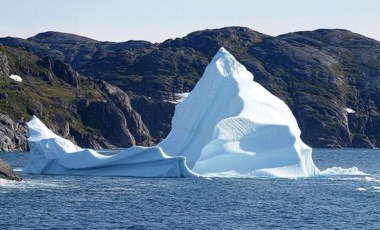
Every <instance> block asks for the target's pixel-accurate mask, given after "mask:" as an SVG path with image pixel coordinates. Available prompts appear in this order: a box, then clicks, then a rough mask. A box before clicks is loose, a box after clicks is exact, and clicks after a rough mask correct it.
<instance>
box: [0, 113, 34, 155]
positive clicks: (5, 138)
mask: <svg viewBox="0 0 380 230" xmlns="http://www.w3.org/2000/svg"><path fill="white" fill-rule="evenodd" d="M26 136H27V129H26V124H25V123H24V122H14V121H13V120H12V119H10V118H9V117H8V116H6V115H4V114H1V113H0V151H26V150H27V139H26Z"/></svg>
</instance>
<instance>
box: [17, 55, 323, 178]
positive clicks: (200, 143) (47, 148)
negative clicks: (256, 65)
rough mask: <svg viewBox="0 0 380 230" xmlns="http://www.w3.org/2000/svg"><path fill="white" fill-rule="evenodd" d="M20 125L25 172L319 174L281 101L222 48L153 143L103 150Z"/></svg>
mask: <svg viewBox="0 0 380 230" xmlns="http://www.w3.org/2000/svg"><path fill="white" fill-rule="evenodd" d="M28 127H29V145H30V150H31V158H30V162H29V164H28V165H27V167H26V168H25V169H24V172H26V173H37V174H70V175H101V176H111V175H114V176H145V177H165V176H168V177H182V176H194V175H196V174H201V175H215V176H231V175H233V176H236V175H237V176H274V177H307V176H311V175H314V174H317V173H319V170H318V169H317V168H316V166H315V165H314V163H313V160H312V157H311V154H312V149H311V148H310V147H309V146H307V145H306V144H304V143H303V142H302V140H301V138H300V134H301V131H300V129H299V127H298V125H297V121H296V119H295V118H294V116H293V114H292V112H291V111H290V109H289V108H288V107H287V105H286V104H285V103H284V102H283V101H281V100H280V99H279V98H277V97H275V96H274V95H272V94H271V93H270V92H269V91H267V90H266V89H264V88H263V87H262V86H261V85H259V84H258V83H256V82H254V81H253V75H252V74H251V73H250V72H248V71H247V70H246V68H245V67H244V66H243V65H241V64H240V63H239V62H238V61H236V59H235V58H234V57H233V56H232V55H231V54H230V53H229V52H228V51H226V50H225V49H224V48H221V49H220V50H219V52H218V53H217V54H216V55H215V57H214V58H213V60H212V61H211V63H210V64H209V65H208V67H207V68H206V70H205V73H204V74H203V76H202V78H201V79H200V80H199V82H198V83H197V85H196V86H195V88H194V89H193V91H192V92H191V93H190V94H189V95H188V96H187V97H186V99H184V100H183V101H182V102H181V103H180V104H178V105H177V106H176V111H175V115H174V117H173V121H172V130H171V132H170V134H169V135H168V137H167V138H166V139H165V140H164V141H162V142H161V143H159V144H158V146H156V147H150V148H144V147H132V148H129V149H127V150H124V151H122V152H120V153H119V154H117V155H114V156H104V155H101V154H99V153H97V152H95V151H93V150H88V149H81V148H79V147H78V146H76V145H74V144H73V143H71V142H70V141H68V140H65V139H63V138H61V137H58V136H57V135H55V134H54V133H52V132H51V131H50V130H49V129H48V128H46V126H45V125H43V123H42V122H41V121H39V120H38V118H36V117H34V118H33V119H32V121H30V122H29V123H28ZM189 168H190V169H191V170H190V169H189Z"/></svg>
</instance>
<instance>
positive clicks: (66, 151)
mask: <svg viewBox="0 0 380 230" xmlns="http://www.w3.org/2000/svg"><path fill="white" fill-rule="evenodd" d="M28 129H29V138H28V142H29V148H30V157H29V163H28V164H27V166H26V167H25V168H24V169H23V172H24V173H28V174H56V175H91V176H134V177H189V176H196V175H195V174H194V173H192V172H191V171H190V170H189V169H188V168H187V166H186V159H185V158H184V157H170V156H167V155H166V154H165V153H164V152H163V151H162V149H161V148H160V147H139V146H135V147H132V148H129V149H126V150H122V151H121V152H119V153H118V154H116V155H112V156H106V155H102V154H100V153H98V152H96V151H94V150H91V149H82V148H80V147H78V146H76V145H75V144H73V143H72V142H71V141H69V140H66V139H64V138H62V137H59V136H57V135H56V134H54V133H53V132H52V131H51V130H49V129H48V128H47V127H46V126H45V125H44V124H43V123H42V122H41V121H40V120H39V119H38V118H37V117H35V116H33V118H32V120H31V121H30V122H28Z"/></svg>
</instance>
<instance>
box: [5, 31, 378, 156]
mask: <svg viewBox="0 0 380 230" xmlns="http://www.w3.org/2000/svg"><path fill="white" fill-rule="evenodd" d="M0 44H3V46H2V47H1V48H0V55H2V57H3V58H1V57H0V87H1V88H2V91H1V93H2V94H3V95H4V92H5V94H7V95H8V96H1V94H0V113H2V114H4V115H7V116H8V117H9V118H10V119H11V120H12V121H15V122H16V123H17V122H18V121H20V120H22V119H23V120H26V119H28V118H29V117H30V116H31V115H32V114H36V115H39V116H40V117H41V119H42V120H43V121H44V122H47V123H48V124H50V125H51V126H52V127H55V129H56V130H57V131H58V132H60V133H61V134H63V135H64V136H66V137H68V138H71V139H74V140H76V141H77V142H78V143H79V144H80V145H82V146H84V147H113V146H114V147H128V146H130V145H131V144H134V143H137V144H144V145H150V144H153V143H155V142H158V141H160V140H161V139H162V138H164V137H165V136H166V135H167V133H168V131H169V130H170V121H171V117H172V116H173V112H174V104H172V103H170V102H166V101H171V100H174V99H175V96H174V93H181V92H188V91H191V89H192V88H193V87H194V85H195V84H196V82H197V81H198V80H199V78H200V77H201V75H202V73H203V71H204V69H205V67H206V66H207V64H208V62H209V61H210V60H211V58H212V57H213V55H214V54H215V53H216V51H217V50H218V49H219V48H220V46H224V47H225V48H226V49H227V50H229V51H230V52H231V53H232V54H233V55H234V56H235V57H236V58H237V60H238V61H239V62H241V63H242V64H244V65H245V66H246V67H247V69H248V70H249V71H251V72H252V73H253V74H254V76H255V81H257V82H259V83H260V84H262V85H263V86H264V87H265V88H267V89H268V90H269V91H271V92H272V93H273V94H275V95H276V96H278V97H280V98H281V99H283V100H284V101H285V102H286V103H287V104H288V105H289V107H290V108H291V109H292V111H293V113H294V115H295V116H296V118H297V120H298V123H299V126H300V128H301V130H302V139H303V140H304V141H305V142H306V143H307V144H309V145H311V146H313V147H365V148H373V147H380V115H379V114H380V42H378V41H376V40H373V39H370V38H367V37H364V36H362V35H359V34H355V33H352V32H350V31H346V30H327V29H320V30H315V31H307V32H296V33H289V34H284V35H281V36H277V37H271V36H268V35H265V34H261V33H259V32H256V31H253V30H251V29H249V28H244V27H226V28H222V29H214V30H204V31H197V32H194V33H191V34H189V35H187V36H185V37H183V38H177V39H174V40H172V39H170V40H167V41H165V42H163V43H154V44H153V43H150V42H146V41H127V42H122V43H113V42H99V41H96V40H93V39H89V38H85V37H81V36H77V35H73V34H66V33H58V32H46V33H41V34H38V35H36V36H34V37H31V38H29V39H20V38H11V37H7V38H1V39H0ZM11 47H12V48H11ZM4 57H5V58H4ZM20 57H21V58H20ZM3 59H4V60H6V59H8V62H9V63H10V64H8V65H10V67H9V68H10V69H11V71H10V72H12V73H19V75H20V76H24V77H25V78H26V81H25V83H24V82H23V83H21V84H18V83H16V82H12V80H11V79H9V78H8V77H7V74H9V71H8V72H4V69H7V68H8V67H7V64H6V63H5V64H4V61H1V60H3ZM49 63H54V64H49ZM4 66H5V67H4ZM54 66H62V67H54ZM9 68H8V69H9ZM56 68H58V69H61V71H58V72H57V70H55V69H56ZM62 68H63V69H65V70H62ZM66 69H67V70H66ZM54 70H55V71H54ZM41 72H45V75H47V76H48V77H46V76H45V75H44V74H41ZM65 73H72V75H73V76H76V77H75V79H76V80H74V81H73V80H70V79H71V77H67V76H66V75H67V74H65ZM69 75H70V74H69ZM49 76H50V80H49ZM1 79H3V80H1ZM2 81H3V82H6V83H3V84H1V82H2ZM104 81H105V82H108V83H109V84H107V83H105V82H104ZM104 85H107V87H108V91H107V87H105V86H104ZM115 86H117V87H118V88H120V89H121V90H122V91H123V92H122V91H121V90H118V95H123V96H120V97H122V98H123V97H125V98H128V99H126V100H124V101H127V102H125V105H124V104H123V103H121V102H120V97H116V98H118V99H115V97H113V96H110V92H109V91H112V92H113V90H109V88H112V89H118V88H117V87H115ZM28 87H30V88H28ZM41 87H42V88H43V89H44V90H45V88H46V90H47V91H46V92H45V93H44V94H43V97H48V98H49V97H57V96H56V95H63V96H61V97H60V96H58V97H60V98H62V100H65V97H66V96H65V95H71V96H70V97H71V98H74V99H70V100H69V102H67V104H65V103H58V102H56V101H54V99H49V100H47V99H41V95H38V93H37V92H35V93H34V94H29V93H25V92H33V90H36V89H38V88H41ZM50 87H51V88H52V89H54V90H57V91H59V92H54V90H51V89H50ZM49 90H50V91H49ZM40 91H42V90H39V91H38V92H40ZM15 92H24V93H23V94H25V97H26V98H28V99H29V100H31V101H33V103H31V104H32V105H33V106H34V107H36V104H40V107H41V108H43V109H40V110H36V109H30V108H29V107H28V108H29V109H27V106H26V105H25V103H19V104H17V107H16V110H17V109H18V110H19V111H18V112H17V111H11V110H9V109H8V108H9V107H6V103H5V100H6V99H4V98H8V99H7V100H8V101H9V100H10V98H11V99H12V100H16V101H17V102H14V103H18V101H19V100H22V99H17V98H15V97H12V96H9V95H12V93H15ZM68 92H70V93H68ZM73 92H74V93H73ZM89 93H93V94H95V95H97V96H93V95H90V94H89ZM35 94H36V95H35ZM74 95H75V96H74ZM115 100H117V101H116V102H115ZM90 104H91V105H90ZM98 104H101V106H100V105H98ZM111 105H113V106H111ZM122 105H124V107H128V109H124V107H123V106H122ZM28 106H29V104H28ZM33 106H32V108H34V107H33ZM83 106H84V108H85V109H82V107H83ZM99 106H100V107H99ZM37 107H38V106H37ZM40 107H38V108H40ZM110 107H112V108H114V109H115V111H116V110H118V111H120V113H119V112H117V114H119V115H120V116H118V118H117V119H105V118H103V119H102V118H101V117H102V116H106V117H108V116H110V114H115V112H114V111H113V110H112V109H111V108H110ZM67 108H69V109H67ZM48 111H49V112H48ZM83 111H85V112H83ZM94 114H98V115H97V117H96V118H94V117H93V116H95V115H94ZM56 115H58V117H60V115H62V116H61V118H59V120H60V121H59V122H58V121H55V120H54V119H53V118H54V117H56ZM123 117H126V119H123ZM131 117H132V118H131ZM128 119H129V120H128ZM111 121H112V122H111ZM8 123H9V122H8ZM125 123H127V124H126V125H125ZM63 124H65V125H63ZM2 126H3V127H5V125H3V123H2V122H1V121H0V133H1V132H2V131H1V130H2V129H1V127H2ZM67 126H69V128H68V129H66V132H63V131H62V130H61V129H63V127H67ZM111 127H112V128H111ZM116 127H123V128H122V130H121V131H120V130H119V131H112V132H113V133H112V134H111V133H109V132H111V131H110V129H112V130H113V129H117V128H116ZM3 129H4V128H3ZM67 130H68V131H67ZM78 132H79V133H80V135H78V134H77V133H78ZM119 132H121V133H123V134H122V135H121V134H119ZM3 133H4V132H3ZM20 135H21V134H20ZM90 136H91V137H90ZM116 137H117V138H116ZM126 137H128V138H126ZM10 139H11V140H12V141H13V142H14V138H13V139H12V138H10ZM116 139H117V141H115V140H116ZM125 139H128V140H129V141H125V142H123V140H125ZM102 143H103V144H102ZM16 146H20V144H16Z"/></svg>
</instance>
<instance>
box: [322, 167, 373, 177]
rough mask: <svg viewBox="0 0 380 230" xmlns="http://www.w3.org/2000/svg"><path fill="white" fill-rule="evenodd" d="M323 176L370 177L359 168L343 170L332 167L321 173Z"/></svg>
mask: <svg viewBox="0 0 380 230" xmlns="http://www.w3.org/2000/svg"><path fill="white" fill-rule="evenodd" d="M319 175H322V176H365V175H368V174H367V173H364V172H362V171H360V170H359V169H358V167H355V166H354V167H351V168H342V167H331V168H327V169H325V170H323V171H321V172H320V173H319Z"/></svg>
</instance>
